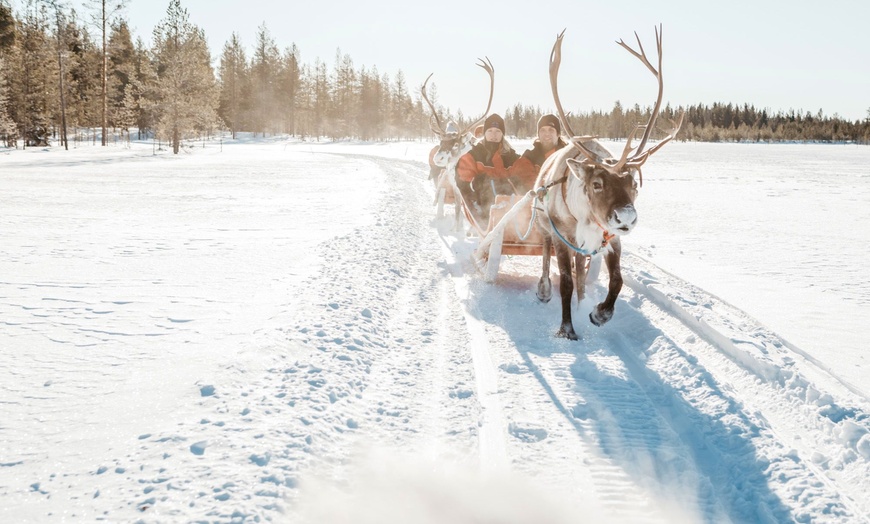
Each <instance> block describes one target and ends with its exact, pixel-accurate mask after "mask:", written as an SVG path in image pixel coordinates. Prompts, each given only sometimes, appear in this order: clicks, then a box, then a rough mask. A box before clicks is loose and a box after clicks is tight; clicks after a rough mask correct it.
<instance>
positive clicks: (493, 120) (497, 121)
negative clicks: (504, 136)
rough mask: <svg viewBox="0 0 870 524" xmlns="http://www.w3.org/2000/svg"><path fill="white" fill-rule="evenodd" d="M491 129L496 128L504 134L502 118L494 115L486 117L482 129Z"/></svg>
mask: <svg viewBox="0 0 870 524" xmlns="http://www.w3.org/2000/svg"><path fill="white" fill-rule="evenodd" d="M491 127H497V128H498V129H500V130H501V132H502V133H504V118H502V117H500V116H498V115H497V114H496V113H493V114H491V115H489V116H488V117H486V121H485V122H484V123H483V129H484V130H487V129H489V128H491Z"/></svg>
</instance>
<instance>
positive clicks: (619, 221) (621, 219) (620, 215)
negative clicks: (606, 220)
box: [610, 204, 637, 233]
mask: <svg viewBox="0 0 870 524" xmlns="http://www.w3.org/2000/svg"><path fill="white" fill-rule="evenodd" d="M610 222H611V226H613V229H615V230H617V231H620V232H623V233H628V232H629V231H631V228H633V227H634V225H635V224H637V210H636V209H635V208H634V205H633V204H628V205H627V206H623V207H620V208H618V209H614V210H613V216H612V217H611V220H610Z"/></svg>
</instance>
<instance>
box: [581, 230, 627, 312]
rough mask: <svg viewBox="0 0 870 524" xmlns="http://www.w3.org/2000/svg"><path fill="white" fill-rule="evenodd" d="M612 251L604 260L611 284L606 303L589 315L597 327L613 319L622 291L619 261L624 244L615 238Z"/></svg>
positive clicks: (599, 305)
mask: <svg viewBox="0 0 870 524" xmlns="http://www.w3.org/2000/svg"><path fill="white" fill-rule="evenodd" d="M610 245H611V247H612V248H613V249H612V251H610V252H608V253H607V255H606V256H605V258H604V262H605V263H606V264H607V272H608V273H610V284H609V285H608V287H607V297H606V298H605V299H604V302H602V303H600V304H598V305H597V306H595V309H593V310H592V313H589V320H590V322H592V323H593V324H595V325H596V326H601V325H603V324H605V323H606V322H607V321H608V320H610V318H611V317H613V307H614V306H615V305H616V297H618V296H619V292H620V291H621V290H622V271H621V269H620V265H619V259H620V257H621V255H622V244H621V243H620V242H619V238H618V237H617V238H614V239H613V240H612V241H611V243H610Z"/></svg>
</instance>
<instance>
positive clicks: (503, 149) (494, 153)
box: [456, 113, 519, 219]
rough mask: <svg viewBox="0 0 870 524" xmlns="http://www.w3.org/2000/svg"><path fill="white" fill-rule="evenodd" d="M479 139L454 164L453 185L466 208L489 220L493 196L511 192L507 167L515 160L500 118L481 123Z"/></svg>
mask: <svg viewBox="0 0 870 524" xmlns="http://www.w3.org/2000/svg"><path fill="white" fill-rule="evenodd" d="M483 128H484V131H483V140H482V141H481V142H478V143H477V145H475V146H474V147H472V148H471V151H469V152H468V153H465V154H464V155H462V157H461V158H460V159H459V163H458V164H457V165H456V184H457V185H458V186H459V191H460V192H461V193H462V198H463V199H465V201H466V203H467V204H468V205H469V206H472V207H476V208H477V212H476V213H475V214H476V215H478V216H479V217H480V218H482V219H486V218H488V217H489V206H490V205H492V203H493V201H494V200H495V195H496V194H505V195H509V194H512V193H514V192H515V188H514V186H513V184H511V182H510V180H509V177H510V173H509V171H508V170H509V168H510V167H511V166H512V165H513V163H514V162H516V160H517V159H518V158H519V155H517V152H516V151H514V149H513V148H512V147H511V146H510V144H509V143H508V142H507V140H505V138H504V132H505V127H504V119H503V118H502V117H501V116H499V115H497V114H495V113H493V114H491V115H489V116H488V117H486V120H485V121H484V124H483Z"/></svg>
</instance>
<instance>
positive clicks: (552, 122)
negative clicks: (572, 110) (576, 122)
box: [538, 115, 562, 134]
mask: <svg viewBox="0 0 870 524" xmlns="http://www.w3.org/2000/svg"><path fill="white" fill-rule="evenodd" d="M544 126H550V127H553V128H555V129H556V133H559V134H561V133H562V124H560V123H559V119H558V118H556V115H544V116H542V117H541V118H539V119H538V129H541V128H542V127H544Z"/></svg>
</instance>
